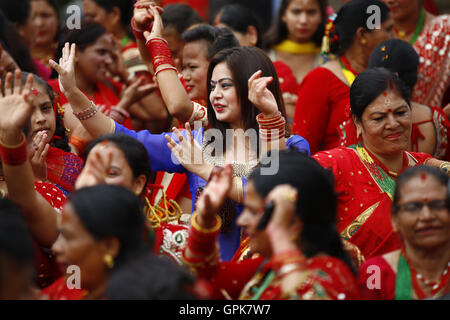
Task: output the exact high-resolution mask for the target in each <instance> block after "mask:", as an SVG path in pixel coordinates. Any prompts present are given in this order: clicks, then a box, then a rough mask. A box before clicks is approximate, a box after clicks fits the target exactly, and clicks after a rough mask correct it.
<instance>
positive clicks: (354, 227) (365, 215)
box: [341, 201, 380, 240]
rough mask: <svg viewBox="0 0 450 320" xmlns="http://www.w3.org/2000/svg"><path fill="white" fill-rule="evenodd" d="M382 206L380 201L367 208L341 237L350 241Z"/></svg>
mask: <svg viewBox="0 0 450 320" xmlns="http://www.w3.org/2000/svg"><path fill="white" fill-rule="evenodd" d="M379 204H380V201H378V202H377V203H375V204H374V205H372V206H371V207H369V208H367V209H366V210H365V211H364V212H363V213H361V214H360V215H359V216H358V217H357V218H356V219H355V220H353V222H352V223H350V224H349V225H348V226H347V227H346V228H345V229H344V230H343V231H342V232H341V237H343V238H344V239H345V240H350V238H351V237H352V236H353V234H354V233H355V232H356V231H358V229H359V228H360V227H361V226H362V225H363V224H364V223H365V222H366V221H367V219H369V217H370V216H371V215H372V213H373V212H374V211H375V209H376V208H377V207H378V205H379Z"/></svg>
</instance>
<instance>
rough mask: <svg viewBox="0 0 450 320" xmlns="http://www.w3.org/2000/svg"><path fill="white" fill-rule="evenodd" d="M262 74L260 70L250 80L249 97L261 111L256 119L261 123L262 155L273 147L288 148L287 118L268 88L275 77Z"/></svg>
mask: <svg viewBox="0 0 450 320" xmlns="http://www.w3.org/2000/svg"><path fill="white" fill-rule="evenodd" d="M261 74H262V71H260V70H259V71H257V72H255V73H254V74H253V75H252V76H251V77H250V79H249V80H248V99H249V100H250V102H251V103H253V105H254V106H255V107H257V108H258V109H259V110H260V111H261V114H259V115H258V116H257V117H256V119H257V121H258V124H259V136H260V139H261V155H265V154H266V153H267V152H268V151H269V150H272V149H279V150H283V149H286V138H285V127H286V119H284V117H283V116H282V115H281V113H280V111H279V109H278V105H277V101H276V100H275V97H274V96H273V94H272V92H270V90H269V89H268V88H267V86H268V85H269V83H271V82H272V81H273V78H272V77H261Z"/></svg>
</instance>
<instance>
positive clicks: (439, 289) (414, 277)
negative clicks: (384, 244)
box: [395, 246, 450, 300]
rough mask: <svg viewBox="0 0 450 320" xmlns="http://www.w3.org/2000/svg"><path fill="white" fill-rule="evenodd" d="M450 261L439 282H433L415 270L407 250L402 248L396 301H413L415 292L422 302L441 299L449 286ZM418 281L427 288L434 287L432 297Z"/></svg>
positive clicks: (396, 285) (396, 284)
mask: <svg viewBox="0 0 450 320" xmlns="http://www.w3.org/2000/svg"><path fill="white" fill-rule="evenodd" d="M449 269H450V261H449V262H447V266H446V267H445V269H444V271H443V272H442V275H441V278H440V280H439V282H432V281H429V280H427V279H425V278H424V276H423V275H422V274H420V273H418V272H417V271H416V269H414V266H413V264H412V263H411V261H410V260H409V257H408V255H407V254H406V252H405V248H404V247H403V246H402V248H401V254H400V257H399V261H398V270H397V277H396V283H395V299H396V300H412V297H413V290H414V292H415V293H416V295H417V298H418V299H420V300H422V299H425V298H427V297H433V298H438V297H440V296H441V295H442V294H443V292H444V290H445V288H446V287H447V285H448V280H449V275H450V272H449ZM418 280H420V281H421V282H422V283H424V284H425V285H426V286H432V287H431V292H430V295H427V294H426V293H425V292H424V291H423V289H422V288H421V287H420V285H419V282H418Z"/></svg>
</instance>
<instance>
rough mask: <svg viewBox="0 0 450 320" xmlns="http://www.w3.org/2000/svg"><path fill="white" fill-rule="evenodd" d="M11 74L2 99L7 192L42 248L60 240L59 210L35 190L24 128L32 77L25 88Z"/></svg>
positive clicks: (0, 130) (0, 145) (0, 144)
mask: <svg viewBox="0 0 450 320" xmlns="http://www.w3.org/2000/svg"><path fill="white" fill-rule="evenodd" d="M14 77H15V79H14V84H15V85H14V89H12V74H11V73H8V74H7V76H6V80H5V81H6V82H5V92H4V94H2V95H1V97H0V114H1V115H2V116H1V117H0V153H1V158H2V165H3V172H4V175H5V180H6V184H7V187H8V193H9V196H10V198H11V200H12V201H14V203H16V204H17V205H18V206H19V207H20V208H21V210H22V212H23V215H24V217H25V220H26V222H27V224H28V227H29V228H30V231H31V233H32V235H33V236H34V237H35V239H36V240H37V242H38V243H39V245H41V246H43V247H47V248H49V247H51V245H52V244H53V242H54V241H55V240H56V238H57V237H58V230H57V226H56V211H55V209H53V208H52V206H51V205H50V204H49V203H48V202H47V201H46V200H45V199H44V198H43V197H42V196H41V195H40V194H39V193H38V192H37V191H36V190H35V188H34V180H35V178H34V175H33V170H32V168H31V164H30V162H29V161H28V158H27V142H26V138H25V135H24V133H23V128H24V127H25V125H26V124H27V123H28V121H29V119H30V116H31V112H32V109H33V104H32V101H31V97H30V91H31V88H32V86H33V75H29V76H28V78H27V81H26V84H25V86H24V87H23V88H22V81H21V72H20V71H19V70H17V71H16V72H15V75H14Z"/></svg>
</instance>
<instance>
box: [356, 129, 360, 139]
mask: <svg viewBox="0 0 450 320" xmlns="http://www.w3.org/2000/svg"><path fill="white" fill-rule="evenodd" d="M360 136H361V129H360V128H359V126H357V127H356V138H357V139H358V140H359V137H360Z"/></svg>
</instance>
